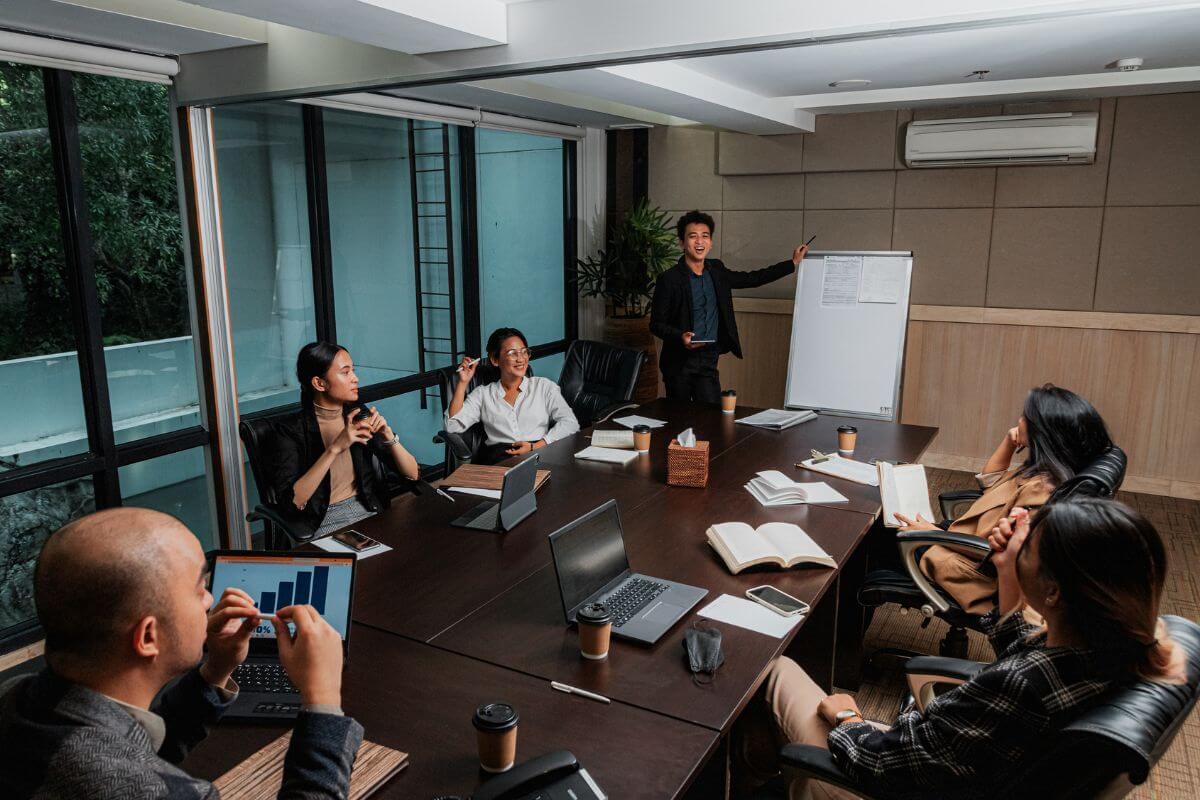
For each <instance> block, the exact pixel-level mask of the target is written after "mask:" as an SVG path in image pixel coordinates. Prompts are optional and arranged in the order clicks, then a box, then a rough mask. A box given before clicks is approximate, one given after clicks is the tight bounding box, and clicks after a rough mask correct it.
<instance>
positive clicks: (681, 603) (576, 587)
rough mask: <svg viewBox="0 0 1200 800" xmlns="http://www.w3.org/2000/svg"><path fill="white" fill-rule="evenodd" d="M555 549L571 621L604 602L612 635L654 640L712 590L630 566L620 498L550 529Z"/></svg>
mask: <svg viewBox="0 0 1200 800" xmlns="http://www.w3.org/2000/svg"><path fill="white" fill-rule="evenodd" d="M550 552H551V554H552V555H553V557H554V572H555V574H557V575H558V590H559V592H560V593H561V595H562V604H563V613H564V614H565V615H566V618H567V623H568V624H571V623H574V622H575V612H576V611H577V610H579V608H580V607H582V606H585V605H587V604H588V603H595V602H603V603H605V604H606V605H607V606H608V607H609V609H610V610H611V611H612V614H613V627H612V631H613V635H615V636H621V637H623V638H626V639H633V640H635V641H639V642H646V643H647V644H653V643H654V642H657V641H658V640H659V638H660V637H661V636H662V635H663V634H664V633H666V632H667V631H668V630H670V628H671V626H672V625H674V624H675V623H676V622H677V621H678V620H680V619H681V618H682V617H683V615H684V614H686V613H687V612H688V611H690V610H691V609H692V608H693V607H694V606H695V605H696V604H697V603H699V602H700V601H701V600H703V599H704V596H705V595H706V594H708V590H707V589H701V588H699V587H698V586H688V585H687V584H685V583H676V582H675V581H668V580H663V579H661V578H651V577H649V576H647V575H640V574H638V573H636V572H633V571H631V570H630V569H629V558H628V556H626V554H625V538H624V536H623V535H622V533H621V517H620V515H619V514H618V513H617V501H616V500H609V501H608V502H607V503H605V504H604V505H602V506H600V507H599V508H597V509H596V510H595V511H592V512H590V513H588V514H585V515H584V516H582V517H580V518H579V519H577V520H575V521H574V522H571V523H568V524H567V525H566V526H564V527H563V528H561V529H559V530H557V531H555V532H554V533H552V534H550Z"/></svg>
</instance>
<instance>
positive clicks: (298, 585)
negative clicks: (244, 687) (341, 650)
mask: <svg viewBox="0 0 1200 800" xmlns="http://www.w3.org/2000/svg"><path fill="white" fill-rule="evenodd" d="M354 566H355V557H354V555H353V554H346V555H341V554H335V553H322V554H320V555H317V554H313V555H301V554H296V553H254V552H247V551H238V552H233V551H221V552H217V553H214V554H213V561H212V589H211V591H212V595H213V603H214V604H216V603H217V602H219V601H220V599H221V593H222V592H224V591H225V589H227V588H229V587H231V586H232V587H236V588H238V589H241V590H242V591H244V592H245V593H246V594H248V595H250V597H251V598H252V599H253V600H254V603H255V605H256V606H257V607H258V609H259V611H260V612H261V613H263V614H274V613H275V612H276V611H278V610H279V609H281V608H286V607H288V606H290V605H310V606H312V607H313V608H314V609H315V610H316V611H317V613H318V614H320V615H321V616H322V617H324V618H325V621H326V622H328V623H329V624H330V625H331V626H333V629H334V630H336V631H337V632H338V633H339V634H341V637H342V641H343V642H346V641H347V639H348V638H349V634H350V612H351V604H352V601H353V598H354ZM253 639H254V640H256V641H252V643H251V647H252V649H255V650H258V649H261V646H263V645H265V646H267V647H269V648H270V649H274V647H275V629H274V627H273V626H272V625H271V623H270V621H268V620H260V621H259V624H258V625H256V626H255V629H254V634H253ZM264 640H265V641H264ZM255 645H260V646H259V647H255Z"/></svg>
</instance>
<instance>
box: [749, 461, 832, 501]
mask: <svg viewBox="0 0 1200 800" xmlns="http://www.w3.org/2000/svg"><path fill="white" fill-rule="evenodd" d="M746 491H748V492H750V494H752V495H754V499H755V500H757V501H758V502H760V503H762V504H763V505H764V506H768V507H771V506H791V505H797V504H799V503H845V502H848V501H847V499H846V496H845V495H844V494H842V493H841V492H839V491H838V490H837V489H834V488H833V487H832V486H830V485H829V484H828V483H825V482H824V481H816V482H814V483H796V482H795V481H793V480H792V479H791V478H789V477H788V476H787V475H784V474H783V473H782V472H780V471H779V470H775V469H768V470H763V471H762V472H760V473H758V475H757V476H755V477H754V478H751V479H750V482H749V483H747V484H746Z"/></svg>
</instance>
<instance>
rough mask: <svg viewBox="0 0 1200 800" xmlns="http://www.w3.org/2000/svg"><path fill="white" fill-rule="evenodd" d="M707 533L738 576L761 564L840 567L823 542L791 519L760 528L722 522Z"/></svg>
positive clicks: (731, 570) (765, 524) (710, 541)
mask: <svg viewBox="0 0 1200 800" xmlns="http://www.w3.org/2000/svg"><path fill="white" fill-rule="evenodd" d="M705 536H706V537H707V538H708V543H709V544H710V545H712V548H713V549H714V550H716V551H717V554H718V555H720V556H721V558H722V559H723V560H724V561H725V566H727V567H729V571H730V572H732V573H734V574H735V575H736V574H737V573H739V572H741V571H742V570H744V569H746V568H747V567H753V566H755V565H757V564H776V565H778V566H780V567H783V568H785V569H786V568H788V567H794V566H796V565H797V564H818V565H820V566H823V567H837V562H836V561H834V560H833V559H832V558H830V557H829V554H828V553H826V552H825V551H824V550H822V549H821V546H820V545H819V544H817V543H816V542H814V541H813V540H812V539H811V538H810V537H809V535H808V534H807V533H805V532H804V530H803V529H801V527H800V526H799V525H793V524H792V523H790V522H767V523H764V524H762V525H759V526H758V528H757V529H756V528H751V527H750V526H749V525H747V524H746V523H744V522H722V523H720V524H717V525H713V526H712V527H711V528H709V529H708V530H707V531H706V532H705Z"/></svg>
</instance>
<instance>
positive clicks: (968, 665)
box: [904, 656, 987, 711]
mask: <svg viewBox="0 0 1200 800" xmlns="http://www.w3.org/2000/svg"><path fill="white" fill-rule="evenodd" d="M985 666H987V665H986V664H981V663H979V662H978V661H967V660H965V659H961V658H944V657H942V656H915V657H913V658H910V659H909V660H908V661H907V662H906V663H905V664H904V677H905V678H906V679H907V680H908V690H909V691H910V692H911V693H912V696H913V700H914V701H915V702H916V706H917V710H918V711H924V710H925V707H926V706H928V705H929V704H930V702H932V701H933V699H934V698H935V697H937V687H938V686H958V685H959V684H963V683H966V682H967V681H969V680H971V678H974V677H975V676H976V675H978V674H979V673H980V672H982V671H983V668H984V667H985Z"/></svg>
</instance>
